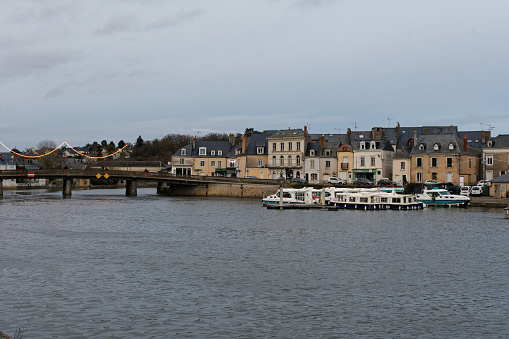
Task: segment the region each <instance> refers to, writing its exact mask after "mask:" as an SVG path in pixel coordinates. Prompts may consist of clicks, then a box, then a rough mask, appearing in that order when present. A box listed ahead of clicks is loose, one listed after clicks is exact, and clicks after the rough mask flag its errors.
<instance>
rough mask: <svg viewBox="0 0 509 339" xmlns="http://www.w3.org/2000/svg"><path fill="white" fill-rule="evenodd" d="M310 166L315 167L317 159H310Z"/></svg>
mask: <svg viewBox="0 0 509 339" xmlns="http://www.w3.org/2000/svg"><path fill="white" fill-rule="evenodd" d="M309 168H315V161H314V160H310V161H309Z"/></svg>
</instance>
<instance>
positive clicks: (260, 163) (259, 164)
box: [258, 158, 263, 167]
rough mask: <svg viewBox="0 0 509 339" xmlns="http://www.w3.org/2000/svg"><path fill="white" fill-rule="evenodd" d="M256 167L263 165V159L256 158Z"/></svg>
mask: <svg viewBox="0 0 509 339" xmlns="http://www.w3.org/2000/svg"><path fill="white" fill-rule="evenodd" d="M258 167H263V159H260V158H258Z"/></svg>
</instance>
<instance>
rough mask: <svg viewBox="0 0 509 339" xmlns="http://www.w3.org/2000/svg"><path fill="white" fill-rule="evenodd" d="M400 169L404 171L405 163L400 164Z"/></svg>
mask: <svg viewBox="0 0 509 339" xmlns="http://www.w3.org/2000/svg"><path fill="white" fill-rule="evenodd" d="M401 169H402V170H404V169H405V162H404V161H402V162H401Z"/></svg>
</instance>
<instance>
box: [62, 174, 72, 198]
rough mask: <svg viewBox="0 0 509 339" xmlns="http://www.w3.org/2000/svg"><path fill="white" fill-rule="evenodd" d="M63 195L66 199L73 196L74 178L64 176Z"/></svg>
mask: <svg viewBox="0 0 509 339" xmlns="http://www.w3.org/2000/svg"><path fill="white" fill-rule="evenodd" d="M62 195H63V197H64V199H69V198H71V195H72V179H71V178H64V182H63V190H62Z"/></svg>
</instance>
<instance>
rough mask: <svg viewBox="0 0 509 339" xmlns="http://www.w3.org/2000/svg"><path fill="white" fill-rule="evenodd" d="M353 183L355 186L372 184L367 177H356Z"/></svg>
mask: <svg viewBox="0 0 509 339" xmlns="http://www.w3.org/2000/svg"><path fill="white" fill-rule="evenodd" d="M353 184H354V185H357V186H371V185H373V182H372V181H371V180H369V179H367V178H356V179H355V180H354V181H353Z"/></svg>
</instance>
